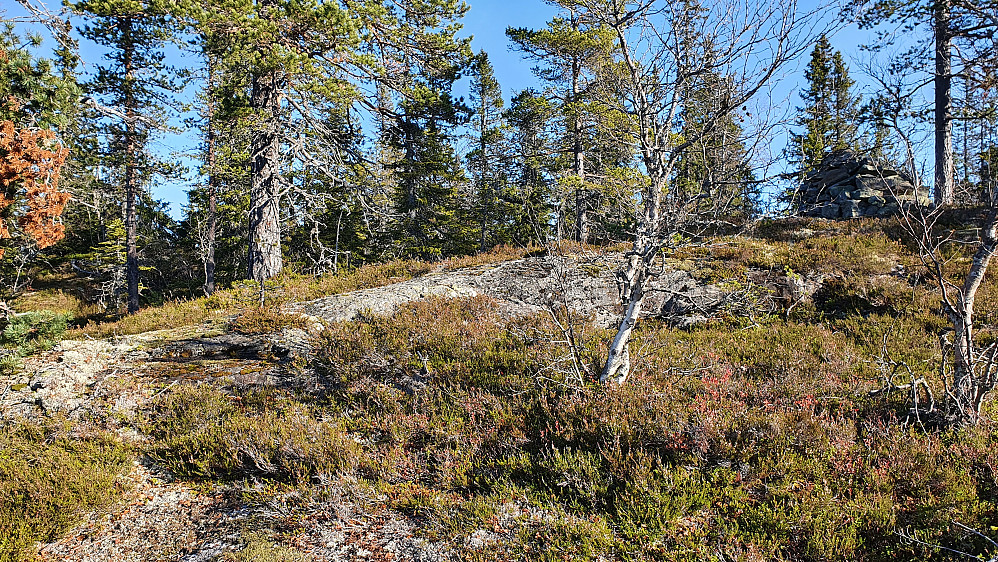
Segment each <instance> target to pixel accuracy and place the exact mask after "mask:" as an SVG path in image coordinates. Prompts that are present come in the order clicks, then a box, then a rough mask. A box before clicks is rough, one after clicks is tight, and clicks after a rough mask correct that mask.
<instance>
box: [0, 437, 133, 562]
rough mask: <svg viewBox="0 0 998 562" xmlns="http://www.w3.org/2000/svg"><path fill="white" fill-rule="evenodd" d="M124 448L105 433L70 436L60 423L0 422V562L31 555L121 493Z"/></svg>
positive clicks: (126, 463) (125, 468) (127, 459)
mask: <svg viewBox="0 0 998 562" xmlns="http://www.w3.org/2000/svg"><path fill="white" fill-rule="evenodd" d="M130 465H131V454H130V451H129V449H128V448H127V447H126V446H124V445H123V444H122V443H121V442H120V441H118V439H117V438H116V437H114V436H112V435H108V434H95V435H71V434H69V433H67V429H66V428H65V427H63V426H62V425H60V424H57V423H53V424H51V425H48V426H36V425H29V424H4V425H3V426H0V561H3V562H17V561H20V560H30V559H32V556H31V554H30V553H29V551H30V549H31V547H32V546H33V545H34V543H35V542H37V541H42V542H47V541H51V540H54V539H56V538H58V537H59V536H60V535H62V534H63V533H65V532H66V531H68V530H69V529H70V528H71V527H72V526H73V525H74V524H76V523H77V522H78V521H79V520H80V519H81V518H82V517H83V516H84V515H85V514H86V513H87V512H89V511H91V510H95V509H103V508H106V507H108V506H109V505H111V504H112V503H113V502H114V501H116V500H117V499H118V498H119V497H120V496H121V495H122V493H123V492H124V490H123V488H122V484H121V481H120V480H119V477H120V476H121V475H123V474H124V473H125V472H127V471H128V469H129V468H130Z"/></svg>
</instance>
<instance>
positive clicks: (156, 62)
mask: <svg viewBox="0 0 998 562" xmlns="http://www.w3.org/2000/svg"><path fill="white" fill-rule="evenodd" d="M72 7H73V9H74V10H75V11H76V12H77V13H78V14H80V15H81V16H83V17H84V18H85V19H86V21H87V25H86V26H85V27H84V28H83V29H82V30H81V34H82V35H83V37H84V38H86V39H89V40H91V41H94V42H95V43H97V44H99V45H101V46H102V47H103V48H105V49H106V54H105V55H104V61H105V62H103V63H102V64H100V65H98V66H97V72H96V75H95V76H94V78H93V80H92V81H91V82H90V83H89V84H88V85H87V88H88V91H89V92H90V93H91V95H93V96H94V97H95V98H97V99H98V100H100V101H99V102H94V105H99V106H101V107H102V108H103V109H104V111H103V121H102V129H103V132H104V135H105V137H106V138H107V144H106V145H105V147H104V154H103V159H102V163H103V165H105V166H109V167H111V168H112V169H114V170H115V172H116V174H117V178H118V181H119V182H120V188H121V191H122V192H123V196H124V199H125V205H124V222H125V231H126V243H125V245H126V254H127V255H126V278H127V287H128V312H129V313H133V312H136V311H138V309H139V248H138V216H139V213H138V205H139V204H140V191H141V190H142V188H143V186H144V185H146V184H147V183H148V182H149V181H150V179H151V178H152V176H153V175H155V174H157V173H165V172H166V171H167V170H168V169H169V167H168V166H167V165H165V164H164V163H163V162H160V161H157V160H156V159H155V158H154V157H153V156H152V155H151V154H150V152H149V151H148V150H147V145H148V143H149V141H150V138H151V137H152V136H153V135H154V134H155V132H156V131H157V130H160V129H161V128H162V127H163V126H164V120H163V117H164V114H165V112H166V110H167V107H166V105H165V103H164V100H165V99H168V98H170V97H171V96H172V94H173V93H174V92H177V91H179V90H180V89H181V86H180V80H179V76H178V73H177V71H176V69H174V68H172V67H170V66H168V65H166V64H165V63H164V54H163V50H164V48H165V45H166V43H167V42H168V41H171V40H173V38H174V36H175V35H174V34H175V32H176V27H175V23H176V22H175V20H174V19H173V18H172V17H171V14H170V12H169V8H170V6H169V5H167V4H166V3H165V2H161V1H159V0H149V1H131V0H82V1H81V2H77V3H75V4H73V5H72Z"/></svg>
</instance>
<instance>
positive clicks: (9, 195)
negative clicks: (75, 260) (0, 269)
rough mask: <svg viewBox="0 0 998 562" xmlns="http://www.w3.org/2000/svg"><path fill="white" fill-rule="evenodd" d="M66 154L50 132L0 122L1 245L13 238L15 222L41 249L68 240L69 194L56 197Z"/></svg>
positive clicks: (63, 193) (1, 253) (62, 193)
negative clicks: (66, 213) (64, 213)
mask: <svg viewBox="0 0 998 562" xmlns="http://www.w3.org/2000/svg"><path fill="white" fill-rule="evenodd" d="M68 153H69V150H68V149H66V148H65V147H63V146H62V145H61V144H60V143H59V142H58V141H57V140H56V136H55V133H53V132H52V131H49V130H44V129H34V128H18V127H17V126H16V125H15V124H14V122H12V121H0V240H3V239H8V238H11V237H12V236H13V233H12V232H11V229H12V226H13V225H14V223H15V222H16V223H17V225H18V226H19V227H20V229H21V231H22V232H24V233H25V234H27V235H28V236H30V237H31V239H32V240H33V241H34V242H35V243H36V244H37V245H38V247H39V248H47V247H48V246H51V245H53V244H55V243H56V242H58V241H59V240H62V238H63V237H64V236H65V235H66V229H65V227H64V226H63V224H62V222H61V221H60V217H61V216H62V211H63V209H64V208H65V207H66V203H67V202H68V201H69V193H67V192H65V191H59V172H60V170H61V169H62V165H63V163H64V162H65V161H66V156H67V155H68ZM3 253H4V248H0V257H2V256H3Z"/></svg>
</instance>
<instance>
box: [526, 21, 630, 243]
mask: <svg viewBox="0 0 998 562" xmlns="http://www.w3.org/2000/svg"><path fill="white" fill-rule="evenodd" d="M581 14H582V13H581V12H580V11H578V10H577V9H575V7H573V6H571V5H569V6H568V7H567V8H565V9H563V12H562V14H560V15H559V16H558V17H556V18H554V19H552V20H551V21H550V22H548V25H547V27H546V28H544V29H539V30H533V29H526V28H509V29H507V30H506V35H507V36H508V37H509V38H510V40H511V41H512V42H513V43H514V44H515V46H516V48H517V49H518V50H520V51H522V52H523V53H524V54H526V55H527V56H528V57H530V58H531V59H533V60H537V61H539V62H540V63H541V66H538V67H536V68H535V69H534V71H535V73H536V74H537V76H538V77H539V78H541V79H542V80H543V81H544V82H545V83H546V84H547V85H548V87H547V88H546V90H545V92H544V93H545V94H546V95H548V96H550V97H551V98H552V99H554V100H557V107H558V110H559V113H560V117H561V120H562V131H563V134H562V136H561V139H560V143H559V144H560V146H559V147H558V151H559V153H560V155H561V156H562V160H563V161H565V163H564V164H563V165H562V169H563V171H564V172H569V173H563V174H562V176H563V180H562V181H563V183H564V184H565V185H564V188H565V189H566V190H567V191H569V192H570V193H571V195H570V196H569V194H568V193H565V194H562V195H561V196H560V197H559V199H560V201H559V205H558V217H557V223H556V225H557V226H556V237H558V238H559V239H560V238H561V237H562V236H563V235H564V232H563V231H564V229H565V228H567V227H568V225H569V224H570V223H572V222H574V225H573V226H574V228H573V231H574V235H573V237H574V238H575V239H576V240H579V241H582V242H586V241H588V239H589V237H590V227H591V224H590V223H591V221H592V218H593V217H592V216H591V215H592V211H593V210H594V207H595V205H596V202H595V201H594V200H595V199H598V197H599V191H598V189H597V186H595V185H592V182H591V180H592V179H593V176H596V175H599V174H600V173H601V170H599V169H598V168H599V167H600V165H601V161H600V159H598V158H595V157H593V156H595V155H594V154H592V153H593V151H594V150H595V148H596V147H598V146H599V145H600V144H601V143H600V142H599V141H597V140H596V139H595V138H594V136H595V134H596V131H597V129H596V126H595V125H596V121H598V120H599V119H600V118H601V115H600V113H601V111H600V109H601V108H604V107H605V106H606V104H605V103H604V102H605V100H601V99H600V98H601V97H604V96H606V95H609V93H608V92H606V91H601V90H600V84H599V82H598V81H597V80H596V76H597V71H598V70H599V69H601V68H602V67H605V66H609V65H610V62H609V61H610V53H611V51H612V50H613V48H614V47H613V36H612V34H611V33H610V32H609V31H608V30H607V29H605V28H602V27H600V26H598V25H594V24H593V23H592V22H591V21H587V20H586V18H585V17H583V16H582V15H581ZM594 102H596V103H594ZM602 140H608V139H602ZM587 158H588V159H589V161H588V162H587ZM569 176H570V177H569ZM573 207H574V213H570V211H571V208H573ZM570 214H574V217H571V218H569V215H570Z"/></svg>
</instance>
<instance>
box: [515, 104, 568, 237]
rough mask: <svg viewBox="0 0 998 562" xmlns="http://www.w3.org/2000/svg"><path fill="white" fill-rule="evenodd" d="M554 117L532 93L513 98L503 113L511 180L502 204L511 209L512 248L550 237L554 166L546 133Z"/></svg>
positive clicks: (551, 108)
mask: <svg viewBox="0 0 998 562" xmlns="http://www.w3.org/2000/svg"><path fill="white" fill-rule="evenodd" d="M556 114H557V108H556V107H555V106H554V104H552V103H551V101H550V100H548V99H547V98H546V97H545V96H542V95H541V94H540V93H539V92H537V91H535V90H532V89H526V90H523V91H521V92H519V93H518V94H516V95H515V96H513V98H512V99H511V100H510V104H509V109H507V110H506V111H505V112H504V117H505V120H506V122H507V123H508V124H509V141H508V142H509V145H510V147H509V160H510V175H511V176H512V177H511V181H510V185H509V189H508V190H507V192H506V194H505V195H504V196H503V200H504V201H506V202H507V204H509V205H510V206H511V207H512V209H513V215H512V217H511V221H510V223H509V224H508V225H507V229H508V232H509V234H508V235H507V236H508V238H509V240H510V241H511V242H512V243H514V244H519V245H522V246H528V245H530V244H544V243H545V242H547V241H548V238H550V237H551V236H552V235H553V232H552V231H551V228H552V224H553V223H554V221H555V219H556V217H555V215H554V210H555V201H553V200H552V198H551V185H552V184H553V183H554V174H555V171H556V169H557V164H556V163H555V158H554V157H553V153H554V147H553V145H554V140H553V139H552V138H551V131H550V129H551V123H552V122H553V121H554V120H555V116H556Z"/></svg>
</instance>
